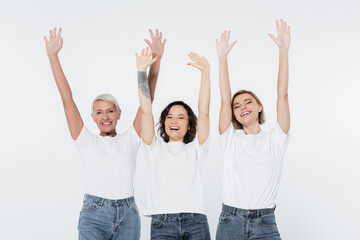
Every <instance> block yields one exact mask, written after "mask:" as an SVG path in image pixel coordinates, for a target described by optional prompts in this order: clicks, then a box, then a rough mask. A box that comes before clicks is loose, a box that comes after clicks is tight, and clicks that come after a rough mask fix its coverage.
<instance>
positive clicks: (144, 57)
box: [135, 47, 159, 72]
mask: <svg viewBox="0 0 360 240" xmlns="http://www.w3.org/2000/svg"><path fill="white" fill-rule="evenodd" d="M152 53H153V51H152V50H151V49H150V51H149V48H148V47H147V48H146V49H143V50H142V51H141V54H140V56H139V55H138V54H137V53H135V55H136V67H137V70H138V71H139V72H146V69H147V68H148V67H149V66H150V65H151V64H153V63H154V62H155V61H156V60H158V59H159V57H155V58H151V55H152Z"/></svg>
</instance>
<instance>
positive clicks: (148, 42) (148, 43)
mask: <svg viewBox="0 0 360 240" xmlns="http://www.w3.org/2000/svg"><path fill="white" fill-rule="evenodd" d="M144 40H145V42H146V43H147V45H149V47H150V48H153V46H152V44H151V42H150V41H149V40H147V39H144Z"/></svg>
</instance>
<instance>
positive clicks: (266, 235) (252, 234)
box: [216, 204, 281, 240]
mask: <svg viewBox="0 0 360 240" xmlns="http://www.w3.org/2000/svg"><path fill="white" fill-rule="evenodd" d="M274 211H275V208H265V209H256V210H245V209H241V208H235V207H230V206H227V205H225V204H223V206H222V213H221V214H220V217H219V224H218V228H217V231H216V239H217V240H255V239H263V240H281V238H280V233H279V231H278V229H277V226H276V221H275V214H274Z"/></svg>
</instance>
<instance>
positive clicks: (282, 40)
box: [269, 19, 290, 50]
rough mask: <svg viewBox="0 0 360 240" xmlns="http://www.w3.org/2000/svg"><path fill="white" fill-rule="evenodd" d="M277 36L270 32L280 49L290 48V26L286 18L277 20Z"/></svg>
mask: <svg viewBox="0 0 360 240" xmlns="http://www.w3.org/2000/svg"><path fill="white" fill-rule="evenodd" d="M276 29H277V37H275V36H274V35H272V34H271V33H269V36H270V37H271V39H272V40H273V41H274V42H275V43H276V45H278V47H279V48H280V49H284V50H289V47H290V26H288V25H287V24H286V22H285V21H284V20H282V19H281V20H280V24H279V20H276Z"/></svg>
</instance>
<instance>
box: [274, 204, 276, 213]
mask: <svg viewBox="0 0 360 240" xmlns="http://www.w3.org/2000/svg"><path fill="white" fill-rule="evenodd" d="M274 205H275V206H274V212H275V209H276V204H274Z"/></svg>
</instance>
